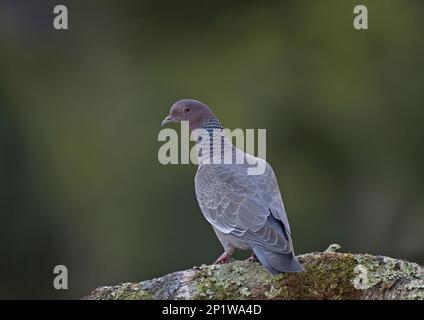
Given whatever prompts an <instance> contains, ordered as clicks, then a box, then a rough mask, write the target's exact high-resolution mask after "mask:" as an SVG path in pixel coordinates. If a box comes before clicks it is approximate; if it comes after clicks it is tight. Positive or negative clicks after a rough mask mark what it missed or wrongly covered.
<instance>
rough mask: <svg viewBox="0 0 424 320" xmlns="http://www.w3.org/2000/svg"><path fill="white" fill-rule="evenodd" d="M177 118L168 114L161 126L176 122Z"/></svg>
mask: <svg viewBox="0 0 424 320" xmlns="http://www.w3.org/2000/svg"><path fill="white" fill-rule="evenodd" d="M174 121H175V118H174V117H172V116H167V117H166V118H165V119H163V121H162V123H161V124H160V126H161V127H163V126H164V125H166V124H168V123H170V122H174Z"/></svg>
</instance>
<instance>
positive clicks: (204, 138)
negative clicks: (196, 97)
mask: <svg viewBox="0 0 424 320" xmlns="http://www.w3.org/2000/svg"><path fill="white" fill-rule="evenodd" d="M201 129H202V134H201V135H200V136H199V137H198V140H197V144H196V146H197V155H198V161H199V165H201V164H224V163H228V161H230V162H231V161H232V160H231V159H232V155H233V152H234V146H233V145H232V143H231V142H230V141H228V140H227V138H226V137H225V131H224V128H223V126H222V125H221V123H220V122H219V120H218V119H216V118H215V119H209V120H206V121H204V122H203V123H202V126H201Z"/></svg>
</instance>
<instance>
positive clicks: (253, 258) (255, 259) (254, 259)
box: [245, 254, 259, 262]
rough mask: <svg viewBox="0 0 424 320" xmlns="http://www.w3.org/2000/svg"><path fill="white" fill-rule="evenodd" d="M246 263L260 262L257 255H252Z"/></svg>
mask: <svg viewBox="0 0 424 320" xmlns="http://www.w3.org/2000/svg"><path fill="white" fill-rule="evenodd" d="M245 261H246V262H258V261H259V260H258V258H257V257H256V256H255V254H252V256H251V257H250V258H248V259H246V260H245Z"/></svg>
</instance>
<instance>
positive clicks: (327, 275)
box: [195, 253, 357, 299]
mask: <svg viewBox="0 0 424 320" xmlns="http://www.w3.org/2000/svg"><path fill="white" fill-rule="evenodd" d="M302 260H303V261H304V266H305V270H306V271H305V272H301V273H296V274H284V273H283V274H280V275H276V276H273V275H271V274H270V273H269V272H268V271H266V270H265V269H264V268H263V267H262V266H260V265H258V264H256V263H255V264H252V263H247V262H241V261H236V262H233V263H229V264H225V265H218V266H202V267H201V269H200V270H199V272H198V275H197V279H196V280H197V294H196V296H195V298H197V299H243V298H249V299H342V298H343V299H346V298H349V297H351V298H355V297H356V293H357V290H356V289H354V288H353V286H352V284H351V281H350V280H351V279H353V277H354V267H355V266H356V264H357V262H356V260H355V258H354V257H353V255H351V254H337V253H325V254H320V255H319V256H318V257H317V256H316V255H314V257H313V259H312V258H309V257H308V256H307V255H306V256H303V257H302ZM264 287H265V290H264ZM257 288H261V289H260V290H258V289H257ZM255 289H256V290H255Z"/></svg>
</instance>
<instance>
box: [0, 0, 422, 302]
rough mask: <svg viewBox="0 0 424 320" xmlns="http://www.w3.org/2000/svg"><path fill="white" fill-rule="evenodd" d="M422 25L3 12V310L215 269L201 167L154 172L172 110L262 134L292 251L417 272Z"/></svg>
mask: <svg viewBox="0 0 424 320" xmlns="http://www.w3.org/2000/svg"><path fill="white" fill-rule="evenodd" d="M57 4H65V5H67V7H68V10H69V30H67V31H56V30H54V29H53V26H52V21H53V18H54V15H53V7H54V6H55V5H57ZM357 4H365V5H367V6H368V10H369V30H367V31H357V30H355V29H354V28H353V25H352V21H353V18H354V14H353V8H354V6H355V5H357ZM423 14H424V2H423V1H419V0H417V1H413V0H407V1H405V0H384V1H383V0H375V1H340V0H321V1H316V0H308V1H307V0H301V1H294V0H293V1H151V2H146V1H118V0H115V1H100V0H99V1H62V0H60V1H18V0H13V1H12V0H10V1H5V0H0V192H1V198H0V218H1V221H0V298H59V299H61V298H80V297H82V296H83V295H85V294H88V293H89V291H90V290H91V289H94V288H95V287H97V286H100V285H110V284H116V283H119V282H129V281H141V280H144V279H148V278H152V277H157V276H160V275H162V274H165V273H169V272H172V271H176V270H180V269H186V268H190V267H192V266H193V265H200V264H202V263H210V262H211V261H213V260H214V259H215V258H216V257H217V256H218V255H219V254H221V251H222V249H221V246H220V244H219V242H218V240H217V239H216V237H215V234H214V233H213V231H212V229H211V227H210V226H209V224H208V223H207V222H206V221H205V220H204V218H203V216H202V214H201V213H200V211H199V209H198V206H197V203H196V200H195V195H194V186H193V177H194V174H195V171H196V167H195V166H194V165H174V166H163V165H161V164H160V163H159V162H158V160H157V152H158V149H159V147H160V145H161V143H160V142H158V140H157V135H158V132H159V129H160V128H159V124H160V122H161V120H162V119H163V117H164V116H165V115H166V114H167V113H168V111H169V107H170V105H171V104H172V103H173V102H174V101H176V100H178V99H181V98H196V99H200V100H202V101H204V102H206V103H207V104H208V105H210V106H211V107H212V108H213V110H214V112H215V113H216V114H217V115H218V117H219V118H220V119H221V121H222V122H223V124H224V125H225V126H226V127H228V128H265V129H267V148H268V153H267V160H268V161H269V162H270V163H271V164H272V165H273V168H274V170H275V172H276V175H277V177H278V179H279V183H280V187H281V190H282V193H283V198H284V200H285V204H286V209H287V211H288V215H289V218H290V221H291V227H292V230H293V232H292V233H293V238H294V244H295V248H296V251H297V253H304V252H311V251H319V250H324V249H325V248H326V247H327V246H328V245H329V244H330V243H334V242H337V243H340V244H341V245H342V247H343V250H344V251H351V252H369V253H373V254H381V255H389V256H394V257H397V258H405V259H409V260H412V261H416V262H420V263H424V241H423V240H424V235H423V231H424V230H423V225H424V198H423V191H424V179H423V177H424V174H423V162H424V152H423V148H422V141H423V136H424V127H423V116H424V110H423V101H424V91H423V81H424V41H423V39H424V38H423V30H424V16H423ZM245 255H246V254H244V255H243V254H241V255H239V256H238V257H244V256H245ZM58 264H64V265H66V266H67V267H68V270H69V287H70V288H69V290H67V291H56V290H54V289H53V285H52V282H53V278H54V275H53V267H54V266H55V265H58Z"/></svg>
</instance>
